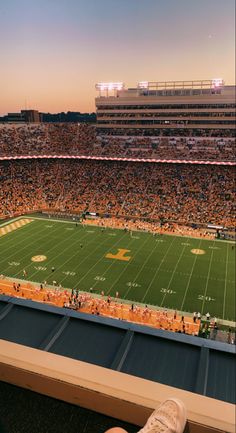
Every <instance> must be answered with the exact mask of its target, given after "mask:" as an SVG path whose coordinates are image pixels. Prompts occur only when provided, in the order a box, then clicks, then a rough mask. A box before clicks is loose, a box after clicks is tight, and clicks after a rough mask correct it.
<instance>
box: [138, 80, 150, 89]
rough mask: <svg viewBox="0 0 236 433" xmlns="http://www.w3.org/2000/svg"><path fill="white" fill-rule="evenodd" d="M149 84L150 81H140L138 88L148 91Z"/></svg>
mask: <svg viewBox="0 0 236 433" xmlns="http://www.w3.org/2000/svg"><path fill="white" fill-rule="evenodd" d="M148 87H149V82H148V81H139V83H138V88H139V89H148Z"/></svg>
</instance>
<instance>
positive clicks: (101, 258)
mask: <svg viewBox="0 0 236 433" xmlns="http://www.w3.org/2000/svg"><path fill="white" fill-rule="evenodd" d="M125 235H126V233H124V234H123V236H122V237H121V238H120V239H119V240H118V241H117V242H116V243H115V244H114V245H113V246H112V248H114V247H115V246H116V245H117V244H118V243H119V242H121V240H122V239H123V238H124V237H125ZM105 242H106V239H105V240H104V242H102V244H104V243H105ZM102 244H100V245H99V246H98V247H97V248H95V250H93V251H92V252H91V253H90V254H88V256H87V257H86V259H87V258H88V257H89V256H90V255H91V254H93V253H94V251H96V250H97V249H98V248H99V247H100V246H101V245H102ZM101 260H104V255H102V257H100V259H98V260H97V262H96V263H94V265H93V266H92V267H91V268H90V269H89V270H88V271H87V272H86V274H85V275H83V277H82V278H80V280H79V281H78V282H77V285H79V283H80V282H81V281H82V280H83V279H84V278H85V277H86V276H87V275H88V273H89V272H90V271H91V270H92V269H93V268H94V267H95V266H97V264H98V263H99V262H101ZM113 264H114V263H113V262H112V265H113ZM80 265H81V263H80V264H79V266H80ZM101 276H103V274H102V275H101Z"/></svg>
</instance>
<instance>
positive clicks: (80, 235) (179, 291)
mask: <svg viewBox="0 0 236 433" xmlns="http://www.w3.org/2000/svg"><path fill="white" fill-rule="evenodd" d="M4 227H6V226H2V228H4ZM1 230H2V229H1ZM5 230H6V229H5ZM234 259H235V250H234V247H233V246H232V243H230V242H225V241H216V240H214V241H208V240H203V239H194V238H187V237H179V236H167V235H156V236H153V235H152V234H150V233H144V232H133V233H132V234H130V233H127V232H125V231H124V230H114V229H105V230H102V229H101V228H99V227H94V226H84V227H83V226H81V225H78V226H76V224H75V223H73V222H62V221H60V222H58V221H54V220H51V219H47V220H45V219H34V220H33V221H31V222H30V223H28V224H27V225H25V226H23V227H20V228H17V229H15V230H13V231H11V232H9V233H6V234H0V274H3V275H5V276H8V277H13V278H19V279H22V278H23V270H25V271H26V272H27V275H26V276H25V279H27V280H29V281H35V282H43V281H45V280H46V281H47V283H48V284H52V283H53V281H56V282H57V283H58V284H61V285H62V287H66V288H79V289H80V290H86V291H89V290H90V288H93V291H94V292H98V293H100V292H101V291H104V292H105V294H106V295H108V294H110V295H111V296H114V295H115V293H116V291H118V292H119V294H120V297H121V298H123V299H127V300H132V301H135V302H142V303H145V304H152V305H157V306H161V307H166V308H173V309H177V310H179V311H186V312H193V311H197V312H198V311H200V312H201V313H202V314H206V313H207V312H208V311H209V313H210V314H211V315H212V316H213V315H214V316H216V317H218V318H222V319H225V320H235V263H234ZM38 260H41V261H38ZM52 267H54V268H55V270H54V272H53V271H52Z"/></svg>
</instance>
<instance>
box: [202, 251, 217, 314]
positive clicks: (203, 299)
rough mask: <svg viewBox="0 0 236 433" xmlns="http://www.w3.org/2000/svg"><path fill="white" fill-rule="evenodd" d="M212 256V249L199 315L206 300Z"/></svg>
mask: <svg viewBox="0 0 236 433" xmlns="http://www.w3.org/2000/svg"><path fill="white" fill-rule="evenodd" d="M213 255H214V250H213V249H212V250H211V258H210V263H209V267H208V274H207V280H206V287H205V292H204V298H203V301H202V309H201V314H203V310H204V307H205V300H206V294H207V288H208V283H209V279H210V273H211V265H212V259H213Z"/></svg>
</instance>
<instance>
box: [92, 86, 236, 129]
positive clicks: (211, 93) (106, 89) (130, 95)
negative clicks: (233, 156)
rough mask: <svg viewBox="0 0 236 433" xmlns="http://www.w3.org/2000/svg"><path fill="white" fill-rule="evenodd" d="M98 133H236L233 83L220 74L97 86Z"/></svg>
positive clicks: (235, 105)
mask: <svg viewBox="0 0 236 433" xmlns="http://www.w3.org/2000/svg"><path fill="white" fill-rule="evenodd" d="M96 89H97V90H98V91H99V96H98V97H97V98H96V100H95V102H96V110H97V125H96V128H97V132H98V133H100V134H106V133H109V134H113V135H150V136H154V135H155V136H175V135H177V136H181V135H183V136H211V137H214V136H221V135H222V136H225V135H226V136H229V137H232V136H234V135H235V107H236V104H235V86H225V85H224V82H223V80H222V79H213V80H201V81H167V82H146V81H142V82H140V83H138V85H137V87H136V88H130V89H125V88H124V84H123V83H99V84H97V85H96Z"/></svg>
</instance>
